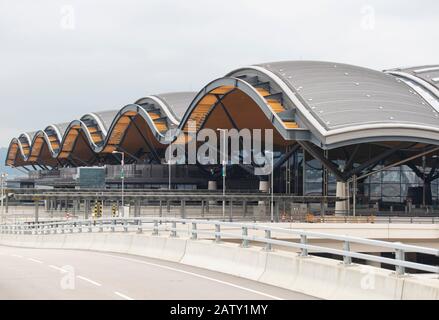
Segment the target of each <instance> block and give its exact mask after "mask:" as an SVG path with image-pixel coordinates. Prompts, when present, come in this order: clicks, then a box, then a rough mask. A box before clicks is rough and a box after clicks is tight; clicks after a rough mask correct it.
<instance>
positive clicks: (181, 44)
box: [0, 0, 439, 146]
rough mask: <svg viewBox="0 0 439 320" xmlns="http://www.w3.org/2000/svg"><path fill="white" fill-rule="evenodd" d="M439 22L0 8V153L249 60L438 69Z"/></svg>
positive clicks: (192, 5)
mask: <svg viewBox="0 0 439 320" xmlns="http://www.w3.org/2000/svg"><path fill="white" fill-rule="evenodd" d="M438 15H439V2H438V1H435V0H425V1H423V0H418V1H402V0H401V1H390V0H387V1H385V0H377V1H372V0H371V1H353V0H333V1H330V0H318V1H317V0H315V1H313V0H302V1H292V0H285V1H281V0H263V1H260V0H222V1H210V0H186V1H181V0H180V1H177V0H174V1H171V0H143V1H141V0H138V1H136V0H124V1H122V0H119V1H116V0H102V1H98V0H70V1H60V0H38V1H35V0H20V1H17V0H0V99H1V100H0V102H1V106H0V109H1V114H0V146H7V145H8V143H9V141H10V139H11V137H13V136H14V135H18V134H19V133H20V132H22V131H33V130H35V129H40V128H44V127H45V126H46V125H47V124H49V123H56V122H64V121H70V120H72V119H74V118H77V117H80V116H81V115H82V114H84V113H86V112H88V111H97V110H107V109H116V108H120V107H122V106H123V105H125V104H128V103H131V102H134V100H136V99H137V98H139V97H142V96H144V95H147V94H153V93H160V92H169V91H185V90H194V91H198V90H199V89H201V88H202V87H203V86H204V85H205V84H206V83H207V82H209V81H210V80H213V79H214V78H216V77H220V76H222V75H224V74H225V73H227V72H228V71H230V70H232V69H234V68H236V67H239V66H243V65H248V64H253V63H260V62H268V61H276V60H297V59H304V60H329V61H339V62H347V63H353V64H358V65H362V66H368V67H372V68H376V69H384V68H391V67H398V66H410V65H423V64H439V56H438V52H439V41H438V40H439V32H438V31H439V16H438ZM72 27H73V29H72Z"/></svg>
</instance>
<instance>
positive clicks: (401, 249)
mask: <svg viewBox="0 0 439 320" xmlns="http://www.w3.org/2000/svg"><path fill="white" fill-rule="evenodd" d="M167 224H171V227H170V228H167ZM177 224H182V225H190V231H189V233H190V235H191V239H192V240H197V239H198V238H199V237H198V236H199V235H202V234H204V235H210V236H212V238H213V239H214V240H215V242H217V243H218V242H220V241H221V240H222V238H224V237H232V238H237V239H240V240H241V246H242V247H244V248H247V247H249V245H250V241H254V242H259V243H262V244H263V246H264V250H267V251H271V250H273V245H277V246H281V247H289V248H296V249H299V250H300V256H302V257H305V256H308V255H309V254H310V253H311V252H314V253H329V254H334V255H338V256H341V257H343V263H344V264H345V265H352V258H357V259H363V260H365V261H373V262H379V263H384V264H389V265H393V266H395V269H396V274H397V275H404V274H406V268H410V269H414V270H418V271H425V272H431V273H435V274H439V266H432V265H427V264H421V263H417V262H410V261H407V260H406V258H405V254H406V253H407V252H415V253H423V254H427V255H433V256H436V257H439V250H438V249H434V248H427V247H420V246H414V245H407V244H403V243H400V242H387V241H381V240H372V239H365V238H359V237H352V236H343V235H334V234H328V233H319V232H312V231H305V230H296V229H286V228H280V227H273V226H265V225H260V224H253V223H236V222H223V221H213V220H194V219H179V218H164V217H148V218H145V217H134V218H101V219H97V220H73V221H61V222H45V223H35V224H31V223H27V224H3V225H0V233H1V234H34V235H36V234H51V233H65V232H69V233H75V232H76V233H81V232H83V230H84V229H86V230H87V232H103V231H104V229H105V228H107V229H109V231H110V232H115V231H116V228H118V227H119V228H121V231H123V232H128V231H129V229H130V228H131V229H132V228H135V230H136V231H137V232H138V233H142V232H144V231H145V230H147V228H145V227H146V226H145V225H151V226H152V228H149V230H152V235H155V236H157V235H159V233H160V232H163V231H167V232H170V237H177V235H178V232H179V231H181V230H182V229H179V228H177ZM199 225H209V226H211V227H213V230H214V231H212V230H202V229H200V228H198V226H199ZM163 226H165V229H163ZM222 227H235V228H238V229H240V230H241V232H240V233H231V232H223V231H221V228H222ZM249 230H256V231H263V233H264V235H265V236H264V237H261V236H257V235H249ZM273 233H279V234H288V235H295V236H298V237H299V238H300V242H293V241H286V240H278V239H275V238H274V237H273V236H272V234H273ZM310 238H316V239H326V240H332V241H339V242H341V243H342V244H343V249H334V248H328V247H323V246H318V245H313V244H310V243H309V240H310ZM353 243H355V244H364V245H370V246H375V247H380V248H387V249H391V250H392V251H394V252H395V259H393V258H386V257H380V256H375V255H370V254H364V253H358V252H354V251H352V250H351V249H350V248H351V244H353Z"/></svg>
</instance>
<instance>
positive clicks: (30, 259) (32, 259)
mask: <svg viewBox="0 0 439 320" xmlns="http://www.w3.org/2000/svg"><path fill="white" fill-rule="evenodd" d="M27 260H29V261H32V262H36V263H43V261H41V260H37V259H34V258H27Z"/></svg>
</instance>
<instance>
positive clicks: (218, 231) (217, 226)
mask: <svg viewBox="0 0 439 320" xmlns="http://www.w3.org/2000/svg"><path fill="white" fill-rule="evenodd" d="M215 242H216V243H218V242H221V225H220V224H218V223H216V224H215Z"/></svg>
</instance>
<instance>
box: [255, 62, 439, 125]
mask: <svg viewBox="0 0 439 320" xmlns="http://www.w3.org/2000/svg"><path fill="white" fill-rule="evenodd" d="M257 66H259V67H262V68H264V69H267V70H269V71H270V72H272V73H274V74H276V75H277V76H278V77H279V78H281V79H282V81H284V82H285V84H287V85H288V87H290V88H291V89H292V90H293V92H294V93H295V94H296V95H297V96H299V98H300V100H301V102H302V104H303V105H304V106H305V107H306V108H307V109H308V111H309V112H310V113H311V114H312V115H313V117H314V118H315V119H316V120H317V121H318V122H319V123H320V124H321V126H322V127H324V128H325V129H326V130H327V131H331V130H334V129H339V128H347V127H351V126H355V125H358V124H361V125H367V124H378V123H386V124H391V123H393V124H401V123H408V124H419V125H424V126H425V125H429V126H433V127H438V126H439V119H438V118H437V112H436V110H435V109H434V108H433V107H431V106H430V105H429V104H428V103H426V101H425V100H424V99H423V98H422V97H421V96H420V95H418V94H417V93H416V92H414V91H413V90H412V89H411V88H410V87H409V86H407V85H406V84H405V83H403V82H402V81H400V80H399V79H397V78H395V77H393V76H391V75H388V74H385V73H382V72H379V71H375V70H371V69H367V68H362V67H357V66H352V65H348V64H341V63H331V62H316V61H287V62H274V63H266V64H260V65H257Z"/></svg>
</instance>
